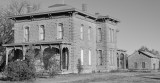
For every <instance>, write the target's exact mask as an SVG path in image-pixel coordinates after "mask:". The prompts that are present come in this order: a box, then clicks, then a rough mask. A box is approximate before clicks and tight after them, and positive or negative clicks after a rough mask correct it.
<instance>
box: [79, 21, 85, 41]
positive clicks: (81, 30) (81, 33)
mask: <svg viewBox="0 0 160 83" xmlns="http://www.w3.org/2000/svg"><path fill="white" fill-rule="evenodd" d="M83 27H84V25H83V24H82V25H81V28H80V35H81V39H83Z"/></svg>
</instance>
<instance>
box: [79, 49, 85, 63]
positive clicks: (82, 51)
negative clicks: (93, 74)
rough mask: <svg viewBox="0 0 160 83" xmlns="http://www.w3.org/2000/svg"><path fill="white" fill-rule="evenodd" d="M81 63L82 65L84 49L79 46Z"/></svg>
mask: <svg viewBox="0 0 160 83" xmlns="http://www.w3.org/2000/svg"><path fill="white" fill-rule="evenodd" d="M80 54H81V65H84V63H83V62H84V50H83V48H81V53H80Z"/></svg>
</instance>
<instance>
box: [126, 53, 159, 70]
mask: <svg viewBox="0 0 160 83" xmlns="http://www.w3.org/2000/svg"><path fill="white" fill-rule="evenodd" d="M128 66H129V69H138V70H157V69H159V58H158V56H156V55H153V54H152V53H150V52H147V51H135V52H134V53H133V54H132V55H130V56H128Z"/></svg>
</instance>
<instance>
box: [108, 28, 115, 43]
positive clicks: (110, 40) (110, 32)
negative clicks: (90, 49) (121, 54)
mask: <svg viewBox="0 0 160 83" xmlns="http://www.w3.org/2000/svg"><path fill="white" fill-rule="evenodd" d="M109 42H114V29H111V28H109Z"/></svg>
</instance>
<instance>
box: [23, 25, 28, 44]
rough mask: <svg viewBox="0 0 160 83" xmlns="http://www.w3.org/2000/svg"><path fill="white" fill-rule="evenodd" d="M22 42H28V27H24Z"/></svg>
mask: <svg viewBox="0 0 160 83" xmlns="http://www.w3.org/2000/svg"><path fill="white" fill-rule="evenodd" d="M24 41H25V42H28V41H29V27H28V26H26V27H24Z"/></svg>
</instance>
